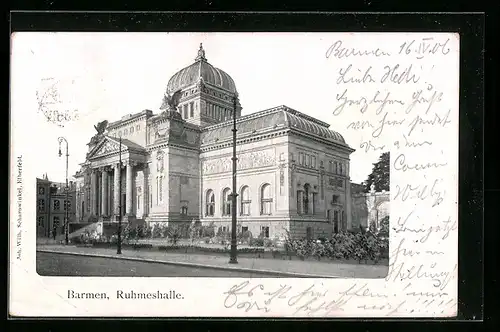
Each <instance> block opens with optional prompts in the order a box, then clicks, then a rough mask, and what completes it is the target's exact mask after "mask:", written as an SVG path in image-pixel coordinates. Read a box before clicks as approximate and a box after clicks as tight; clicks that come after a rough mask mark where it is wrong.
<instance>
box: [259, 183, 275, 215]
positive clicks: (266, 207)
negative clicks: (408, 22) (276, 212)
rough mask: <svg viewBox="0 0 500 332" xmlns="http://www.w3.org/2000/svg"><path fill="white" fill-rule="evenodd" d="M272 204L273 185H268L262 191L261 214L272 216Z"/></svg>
mask: <svg viewBox="0 0 500 332" xmlns="http://www.w3.org/2000/svg"><path fill="white" fill-rule="evenodd" d="M272 203H273V198H272V196H271V185H270V184H269V183H266V184H264V185H263V186H262V187H261V189H260V206H261V208H260V214H271V205H272Z"/></svg>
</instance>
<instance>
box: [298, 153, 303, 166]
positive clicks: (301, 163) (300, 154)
mask: <svg viewBox="0 0 500 332" xmlns="http://www.w3.org/2000/svg"><path fill="white" fill-rule="evenodd" d="M299 164H300V165H304V154H303V153H302V152H299Z"/></svg>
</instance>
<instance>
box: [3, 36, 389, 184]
mask: <svg viewBox="0 0 500 332" xmlns="http://www.w3.org/2000/svg"><path fill="white" fill-rule="evenodd" d="M336 38H338V36H335V34H329V33H59V32H57V33H18V34H16V35H15V36H14V38H13V40H12V55H13V57H12V63H13V71H12V75H13V76H12V77H13V79H12V89H17V90H16V91H17V93H18V95H19V93H20V90H21V89H22V92H23V94H22V98H25V100H24V101H25V105H27V106H26V107H29V109H30V110H31V109H32V113H30V114H32V116H31V115H30V116H29V119H26V121H31V123H32V126H35V127H36V130H35V129H34V130H33V131H34V132H36V133H41V134H37V135H36V139H35V140H34V141H33V147H32V148H33V151H37V153H39V154H40V155H41V157H40V158H37V168H38V169H39V171H38V174H37V176H39V177H41V176H42V175H43V174H45V173H47V175H48V177H49V179H50V180H53V181H64V179H65V160H64V157H61V158H60V157H58V149H59V143H58V137H60V136H63V137H65V138H66V139H67V141H68V143H69V155H70V156H69V174H70V175H72V174H75V172H76V171H77V170H79V167H80V166H79V164H80V163H82V162H84V161H85V154H86V152H87V146H86V144H87V143H88V141H89V140H90V138H91V137H92V136H93V135H94V134H95V132H96V131H95V129H94V125H95V124H97V123H98V122H99V121H102V120H108V121H109V122H114V121H116V120H119V119H120V118H121V117H122V116H124V115H126V114H130V113H137V112H140V111H142V110H144V109H150V110H152V111H153V112H155V113H158V112H160V111H159V107H160V106H161V100H162V96H163V93H164V91H165V89H166V86H167V83H168V80H169V79H170V77H171V76H172V75H174V74H175V73H176V72H177V71H179V70H180V69H182V68H184V67H186V66H189V65H190V64H192V63H193V62H194V59H195V57H196V55H197V51H198V48H199V45H200V43H203V48H204V49H205V53H206V58H207V60H208V62H209V63H210V64H212V65H213V66H215V67H217V68H220V69H222V70H224V71H225V72H226V73H228V74H229V75H230V76H231V77H232V78H233V79H234V81H235V83H236V87H237V90H238V93H239V97H240V102H241V105H242V107H243V110H242V114H243V115H245V114H250V113H253V112H257V111H261V110H264V109H268V108H272V107H275V106H279V105H286V106H289V107H291V108H293V109H296V110H298V111H300V112H302V113H306V114H308V115H310V116H313V117H316V118H318V119H320V120H323V121H325V122H327V123H329V124H330V129H332V130H335V131H338V132H339V133H340V134H342V135H343V136H344V138H345V140H346V142H347V143H348V144H349V145H350V146H351V147H352V148H354V149H356V151H355V152H354V153H353V154H352V155H351V170H350V177H351V181H353V182H358V183H359V182H361V181H363V180H366V178H367V177H368V174H369V173H370V172H371V169H372V164H373V163H374V162H376V161H377V159H378V156H379V155H380V152H376V153H365V152H364V151H363V150H362V149H359V144H360V140H361V138H360V136H359V133H357V132H352V131H348V130H346V128H347V125H348V124H349V123H350V121H351V120H352V116H350V115H349V114H348V113H343V114H341V115H340V116H333V114H332V113H333V109H334V98H335V97H334V96H335V94H337V93H339V92H340V91H339V90H338V89H339V88H337V86H336V85H335V84H334V82H332V80H333V78H332V77H333V75H334V74H335V73H336V66H335V65H334V63H333V62H332V61H331V59H327V58H326V56H325V53H326V51H327V49H328V48H329V47H330V45H331V44H332V43H333V42H334V40H336ZM21 72H22V74H21ZM16 75H17V76H16ZM49 82H55V83H56V85H55V86H56V87H57V89H58V93H59V96H60V99H59V100H60V103H59V104H57V105H55V106H53V107H56V108H58V109H61V110H65V109H66V110H72V112H74V113H72V114H77V119H76V120H70V121H67V122H65V123H64V127H61V126H59V125H57V124H55V123H52V122H49V121H47V119H46V117H45V115H44V114H43V113H42V112H41V111H39V108H38V103H37V97H36V92H37V91H38V92H39V96H40V95H41V94H42V92H43V91H47V89H48V84H49ZM50 84H52V83H50ZM14 143H15V142H14ZM62 148H63V152H64V149H65V146H64V145H63V146H62Z"/></svg>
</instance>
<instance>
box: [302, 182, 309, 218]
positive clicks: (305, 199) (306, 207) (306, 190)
mask: <svg viewBox="0 0 500 332" xmlns="http://www.w3.org/2000/svg"><path fill="white" fill-rule="evenodd" d="M309 191H310V185H309V184H308V183H306V184H305V185H304V195H303V197H302V204H303V208H302V211H304V213H305V214H308V213H309Z"/></svg>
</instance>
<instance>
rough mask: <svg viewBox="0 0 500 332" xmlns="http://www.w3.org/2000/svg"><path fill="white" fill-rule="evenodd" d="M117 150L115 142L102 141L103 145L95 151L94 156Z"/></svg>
mask: <svg viewBox="0 0 500 332" xmlns="http://www.w3.org/2000/svg"><path fill="white" fill-rule="evenodd" d="M118 150H119V147H117V146H116V144H114V143H111V142H109V141H108V142H106V143H104V145H103V146H101V148H100V149H99V151H97V153H96V156H101V155H104V154H107V153H110V152H116V151H118Z"/></svg>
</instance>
